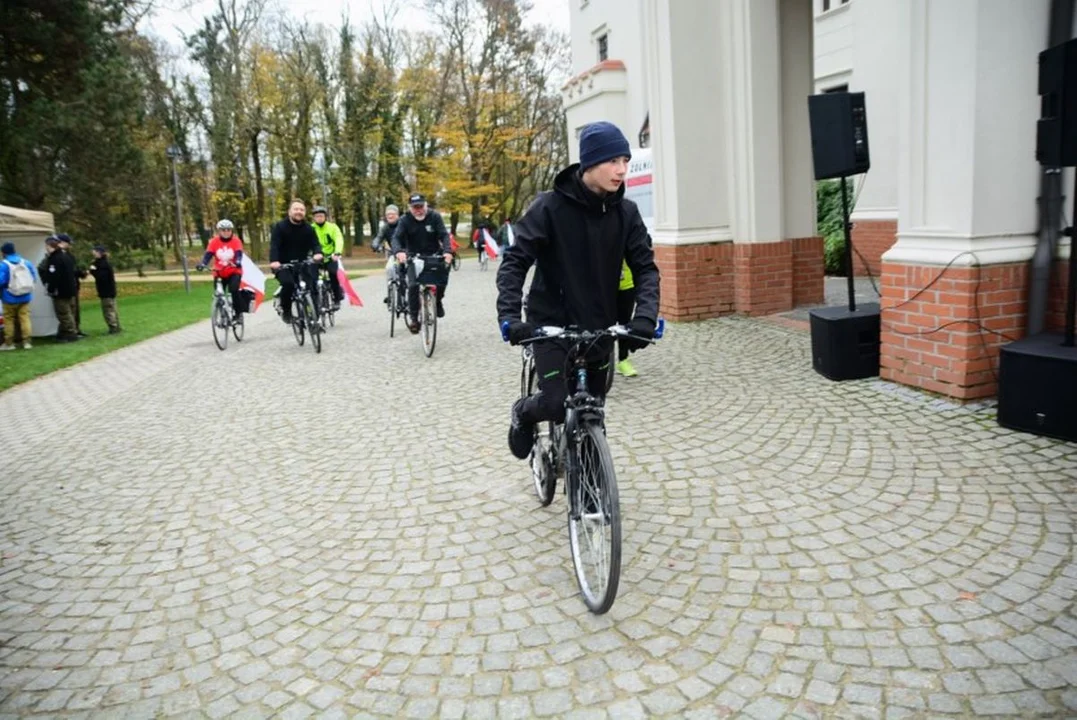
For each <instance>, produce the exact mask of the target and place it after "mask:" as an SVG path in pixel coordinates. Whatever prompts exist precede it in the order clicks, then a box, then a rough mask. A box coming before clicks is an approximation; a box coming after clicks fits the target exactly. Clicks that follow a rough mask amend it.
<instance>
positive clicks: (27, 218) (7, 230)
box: [0, 205, 58, 337]
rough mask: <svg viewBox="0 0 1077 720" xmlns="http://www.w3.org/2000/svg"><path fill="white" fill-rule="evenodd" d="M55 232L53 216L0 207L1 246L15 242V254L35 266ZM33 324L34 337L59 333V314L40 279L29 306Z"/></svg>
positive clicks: (43, 255)
mask: <svg viewBox="0 0 1077 720" xmlns="http://www.w3.org/2000/svg"><path fill="white" fill-rule="evenodd" d="M55 231H56V226H55V225H54V224H53V220H52V213H47V212H39V211H37V210H23V209H22V208H13V207H8V206H6V205H0V243H6V242H10V243H14V244H15V251H16V252H17V253H19V255H22V256H23V257H24V258H26V259H27V260H29V261H30V262H32V263H33V264H34V267H37V265H38V263H40V262H41V259H42V258H43V257H45V238H47V237H48V236H49V235H52V234H53V233H54V232H55ZM30 322H31V323H33V326H34V333H33V334H34V337H42V336H44V335H55V334H56V330H57V327H58V323H57V321H56V313H55V312H54V311H53V309H52V302H51V301H50V300H49V296H48V295H46V294H45V286H44V285H42V284H41V281H40V279H39V280H38V282H37V284H36V285H35V287H34V299H33V300H32V301H31V303H30Z"/></svg>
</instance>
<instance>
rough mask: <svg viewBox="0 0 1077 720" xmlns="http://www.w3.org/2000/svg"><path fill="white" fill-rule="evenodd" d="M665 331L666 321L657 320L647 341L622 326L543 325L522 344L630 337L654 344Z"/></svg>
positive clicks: (504, 331)
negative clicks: (580, 328) (552, 340)
mask: <svg viewBox="0 0 1077 720" xmlns="http://www.w3.org/2000/svg"><path fill="white" fill-rule="evenodd" d="M510 325H511V323H509V321H508V320H505V321H504V322H502V323H501V339H502V340H504V341H505V342H508V341H509V326H510ZM665 331H666V319H665V318H658V325H657V326H656V327H655V330H654V338H653V339H651V340H647V338H641V337H639V336H637V335H633V334H632V333H631V332H630V331H629V329H628V328H627V327H625V326H624V325H610V326H609V327H608V328H606V329H605V330H577V329H574V328H563V327H558V326H557V325H543V326H541V327H538V328H535V334H534V335H533V336H532V337H531V338H529V339H528V340H525V341H524V342H527V343H531V342H535V341H537V340H544V339H551V338H562V339H564V340H569V341H571V342H581V341H583V342H586V341H588V340H597V339H599V338H603V337H613V338H617V337H630V338H635V339H636V340H647V341H648V342H654V341H655V340H661V339H662V336H663V335H664V334H665Z"/></svg>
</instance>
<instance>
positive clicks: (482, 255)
mask: <svg viewBox="0 0 1077 720" xmlns="http://www.w3.org/2000/svg"><path fill="white" fill-rule="evenodd" d="M489 266H490V257H489V256H488V255H487V254H486V252H485V251H482V250H480V251H479V270H480V271H483V272H485V271H486V269H487V268H488V267H489Z"/></svg>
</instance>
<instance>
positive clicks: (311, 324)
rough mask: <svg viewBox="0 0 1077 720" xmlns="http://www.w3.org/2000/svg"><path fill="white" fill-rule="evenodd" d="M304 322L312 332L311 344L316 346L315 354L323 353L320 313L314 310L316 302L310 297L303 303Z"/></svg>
mask: <svg viewBox="0 0 1077 720" xmlns="http://www.w3.org/2000/svg"><path fill="white" fill-rule="evenodd" d="M303 322H304V323H305V324H306V326H307V330H308V331H309V332H310V344H311V345H313V346H314V352H315V354H317V353H320V352H321V351H322V326H321V325H320V324H319V322H320V321H319V320H318V313H317V311H316V310H315V309H314V301H313V300H311V299H310V298H309V297H308V298H307V299H306V300H305V301H304V302H303Z"/></svg>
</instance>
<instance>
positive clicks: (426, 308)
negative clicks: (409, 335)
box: [422, 287, 438, 357]
mask: <svg viewBox="0 0 1077 720" xmlns="http://www.w3.org/2000/svg"><path fill="white" fill-rule="evenodd" d="M422 313H423V352H425V353H426V356H427V357H430V356H432V355H433V354H434V346H435V345H436V344H437V341H438V302H437V297H435V295H434V291H433V290H431V289H430V288H428V287H427V288H423V308H422Z"/></svg>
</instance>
